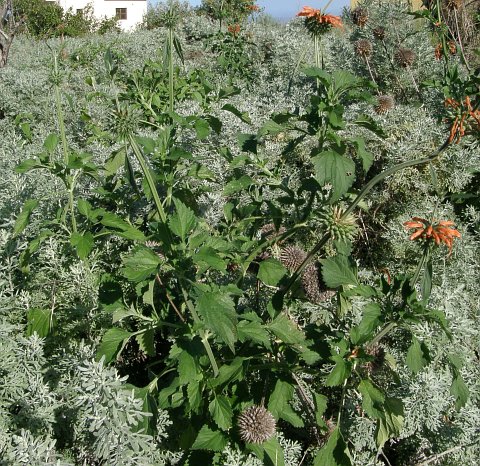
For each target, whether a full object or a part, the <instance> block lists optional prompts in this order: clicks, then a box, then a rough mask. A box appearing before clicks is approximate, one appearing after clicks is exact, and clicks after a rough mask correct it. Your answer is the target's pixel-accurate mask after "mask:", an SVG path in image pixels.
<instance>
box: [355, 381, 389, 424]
mask: <svg viewBox="0 0 480 466" xmlns="http://www.w3.org/2000/svg"><path fill="white" fill-rule="evenodd" d="M358 390H359V391H360V393H361V394H362V407H363V410H364V411H365V412H366V413H367V414H368V415H369V416H370V417H372V418H374V419H382V418H384V417H385V415H384V412H383V403H384V401H385V395H384V394H383V393H382V392H381V391H380V390H379V389H378V388H377V387H375V386H374V385H373V384H372V382H370V380H362V381H361V382H360V383H359V384H358Z"/></svg>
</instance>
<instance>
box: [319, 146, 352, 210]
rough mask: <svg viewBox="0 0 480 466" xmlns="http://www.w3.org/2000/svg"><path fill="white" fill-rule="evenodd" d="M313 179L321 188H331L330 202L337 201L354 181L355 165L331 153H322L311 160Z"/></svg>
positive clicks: (341, 156)
mask: <svg viewBox="0 0 480 466" xmlns="http://www.w3.org/2000/svg"><path fill="white" fill-rule="evenodd" d="M312 163H313V165H314V168H315V178H316V180H317V181H318V182H319V183H320V185H321V186H325V185H326V184H327V183H330V184H331V185H332V186H333V190H332V196H331V198H330V202H332V203H333V202H335V201H338V200H339V199H340V198H341V197H342V196H343V195H344V194H345V193H346V192H347V191H348V190H349V188H350V187H351V186H352V184H353V182H354V181H355V163H354V162H353V161H352V160H350V159H347V158H346V157H344V156H343V155H340V154H337V153H336V152H333V151H326V152H322V153H321V154H319V155H316V156H315V157H313V158H312Z"/></svg>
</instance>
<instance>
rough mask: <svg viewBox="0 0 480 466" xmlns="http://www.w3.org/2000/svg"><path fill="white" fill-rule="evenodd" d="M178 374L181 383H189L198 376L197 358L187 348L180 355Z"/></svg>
mask: <svg viewBox="0 0 480 466" xmlns="http://www.w3.org/2000/svg"><path fill="white" fill-rule="evenodd" d="M177 371H178V376H179V380H180V385H187V384H188V383H189V382H190V381H191V380H193V379H196V378H197V374H198V364H197V361H196V360H195V358H194V357H193V356H192V355H191V354H190V353H189V352H188V351H187V350H185V349H183V350H181V353H180V354H179V355H178V366H177Z"/></svg>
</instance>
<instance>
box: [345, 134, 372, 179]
mask: <svg viewBox="0 0 480 466" xmlns="http://www.w3.org/2000/svg"><path fill="white" fill-rule="evenodd" d="M350 142H351V143H352V144H353V146H354V147H355V149H356V151H357V156H358V157H360V158H361V159H362V165H363V171H364V172H365V173H366V172H368V170H370V167H371V166H372V164H373V154H371V153H370V152H367V150H366V148H365V140H364V139H363V138H354V139H351V140H350Z"/></svg>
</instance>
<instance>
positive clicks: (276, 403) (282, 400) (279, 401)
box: [268, 380, 294, 419]
mask: <svg viewBox="0 0 480 466" xmlns="http://www.w3.org/2000/svg"><path fill="white" fill-rule="evenodd" d="M293 390H294V388H293V385H292V384H290V383H288V382H285V381H284V380H277V383H276V384H275V389H274V390H273V392H272V394H271V395H270V399H269V400H268V410H269V411H270V412H271V413H272V414H273V416H274V417H275V418H277V419H279V418H280V417H282V411H283V409H285V407H287V406H288V402H289V401H290V400H291V399H292V398H293Z"/></svg>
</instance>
